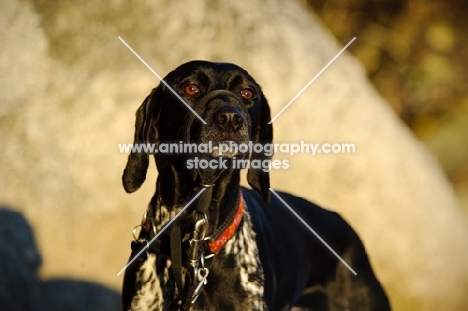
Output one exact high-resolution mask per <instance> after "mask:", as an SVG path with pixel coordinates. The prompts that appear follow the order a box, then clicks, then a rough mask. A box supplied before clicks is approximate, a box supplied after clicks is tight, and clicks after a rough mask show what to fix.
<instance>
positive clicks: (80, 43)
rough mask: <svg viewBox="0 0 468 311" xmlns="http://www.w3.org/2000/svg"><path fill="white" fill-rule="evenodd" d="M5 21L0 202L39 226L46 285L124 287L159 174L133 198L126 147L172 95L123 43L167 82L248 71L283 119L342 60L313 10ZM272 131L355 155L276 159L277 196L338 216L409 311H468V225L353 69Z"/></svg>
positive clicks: (106, 10)
mask: <svg viewBox="0 0 468 311" xmlns="http://www.w3.org/2000/svg"><path fill="white" fill-rule="evenodd" d="M0 17H1V18H0V24H1V25H2V29H4V31H3V32H1V33H0V42H2V57H1V58H0V70H1V72H2V75H0V131H1V133H2V135H1V136H0V145H1V152H0V189H1V192H0V202H2V203H6V204H9V205H10V206H18V207H19V209H20V210H21V211H22V212H23V213H24V214H25V215H26V217H27V218H28V219H30V221H31V222H32V224H33V228H34V230H35V232H36V236H37V238H38V242H39V245H40V248H41V250H42V252H43V257H44V266H43V270H42V275H43V276H44V277H53V276H59V275H60V276H62V275H66V276H70V277H79V278H85V279H87V280H90V281H99V282H103V283H104V284H107V285H109V286H112V287H113V288H115V289H118V288H120V286H121V283H122V277H117V275H116V274H117V272H119V271H120V269H121V268H122V267H123V266H124V265H125V263H126V261H127V258H128V255H129V251H130V248H129V243H130V240H131V230H132V228H133V226H134V225H136V224H138V223H139V221H140V217H141V215H142V214H143V212H144V210H145V208H146V205H147V203H148V201H149V199H150V197H151V195H152V192H153V191H154V188H155V185H154V180H155V177H156V170H155V169H154V168H153V169H151V170H150V172H149V176H148V178H147V182H146V183H145V184H144V185H143V187H142V189H141V190H139V191H138V192H136V193H134V194H132V195H128V194H126V193H125V192H124V190H123V188H122V186H121V182H120V178H121V174H122V170H123V168H124V165H125V162H126V158H127V155H126V154H121V153H119V151H118V147H117V144H118V143H130V142H132V138H133V123H134V113H135V110H136V109H137V107H138V106H139V105H140V103H141V101H142V100H143V99H144V98H145V96H146V95H147V94H148V93H149V92H150V90H151V88H152V87H154V86H155V85H157V84H158V83H159V81H158V80H157V78H156V77H155V76H154V75H153V74H152V73H151V72H150V71H149V70H148V69H147V68H145V66H144V65H143V64H142V63H141V62H140V61H139V60H138V59H137V58H136V57H135V56H134V55H133V54H132V53H131V52H130V51H129V50H128V49H127V48H126V47H125V46H124V45H123V44H122V43H121V42H120V41H119V40H118V38H117V37H118V36H121V37H122V38H123V39H124V40H126V41H127V42H128V43H129V44H130V45H131V46H132V47H133V48H134V49H135V50H136V51H137V52H138V53H139V54H140V55H141V56H142V57H143V58H144V59H145V60H146V61H147V62H148V63H149V64H150V65H151V66H152V67H153V69H154V70H156V72H158V73H159V74H160V75H162V76H164V75H165V74H166V73H167V72H168V71H170V70H171V69H173V68H175V67H176V66H178V65H179V64H180V63H182V62H185V61H188V60H192V59H207V60H213V61H229V62H234V63H237V64H239V65H240V66H242V67H244V68H246V69H247V70H248V71H249V72H250V73H251V74H252V75H253V76H254V77H255V78H256V80H257V81H258V82H259V83H260V84H261V85H262V86H263V89H264V91H265V94H266V95H267V97H268V99H269V102H270V105H271V106H272V112H273V115H275V114H276V113H277V112H279V111H280V110H281V108H282V107H283V106H284V105H285V104H286V103H287V102H288V101H289V100H290V99H291V98H292V97H293V96H294V95H295V94H296V93H297V92H298V91H299V90H300V89H301V88H302V87H303V86H304V85H305V84H306V83H307V82H308V81H310V79H311V78H312V77H314V76H315V74H316V73H318V72H319V71H320V69H321V68H322V67H323V66H324V65H326V64H327V62H328V61H329V60H331V59H332V58H333V57H334V56H335V54H336V53H337V52H338V51H339V50H340V48H341V47H340V46H338V45H337V43H336V41H335V40H334V39H333V38H332V37H331V36H330V34H329V33H328V32H327V30H326V29H324V27H323V26H322V25H321V24H320V22H319V21H318V20H317V18H316V17H315V15H313V13H311V12H310V11H308V9H307V8H306V7H305V6H303V4H302V2H300V1H283V2H281V1H279V0H277V1H260V0H254V1H247V0H242V1H224V2H217V1H201V0H198V1H195V2H194V1H192V2H185V1H183V2H182V1H169V0H161V1H157V2H154V1H149V0H147V1H139V2H138V4H137V3H133V2H123V1H102V2H99V3H98V2H93V3H82V2H69V1H67V2H63V1H61V2H49V1H19V0H11V1H8V2H6V1H4V3H3V4H2V10H1V12H0ZM350 39H351V38H350ZM357 40H359V38H357ZM273 124H274V128H275V141H276V142H278V143H287V142H292V143H296V142H300V141H305V142H310V143H354V144H355V146H356V152H355V153H353V154H324V153H321V154H317V155H315V156H311V155H307V154H300V155H293V156H288V155H285V154H277V155H276V158H277V159H287V160H289V164H290V167H289V169H287V170H276V171H273V172H272V186H273V187H274V188H277V189H281V190H286V191H289V192H292V193H294V194H297V195H301V196H304V197H306V198H308V199H310V200H313V201H314V202H316V203H319V204H321V205H323V206H325V207H327V208H329V209H332V210H335V211H337V212H339V213H341V214H342V215H343V216H344V217H345V218H346V219H347V220H348V221H349V222H350V224H351V225H352V226H353V227H354V228H355V229H356V231H357V232H358V233H359V235H360V236H361V238H362V239H363V241H364V244H365V246H366V247H367V251H368V253H369V256H370V258H371V262H372V264H373V266H374V268H375V271H376V273H377V275H378V276H379V278H380V279H381V281H382V282H383V284H384V286H385V288H386V289H387V291H388V293H389V295H390V299H391V301H392V304H393V306H394V307H395V309H396V310H425V311H426V310H442V309H443V310H465V309H466V306H467V305H468V298H467V297H466V295H465V291H466V288H467V286H468V265H467V264H466V262H467V260H468V248H467V247H466V245H468V227H467V226H466V219H465V218H464V217H463V215H462V213H461V212H460V210H459V209H458V207H457V202H456V201H455V199H454V195H453V191H452V189H451V187H450V185H449V184H448V182H447V180H446V179H445V177H444V176H443V174H442V172H441V170H440V168H439V166H438V164H437V162H436V161H435V160H434V158H433V157H432V156H431V155H430V154H429V153H428V152H427V151H426V150H425V149H424V147H423V146H422V145H421V144H420V143H419V142H418V141H417V140H416V139H415V138H414V137H413V135H412V134H411V133H410V132H409V130H408V129H407V128H406V127H405V126H404V125H403V124H402V123H401V122H400V121H399V120H398V118H397V117H396V115H395V114H394V113H393V112H392V110H391V109H389V108H388V106H387V105H386V103H385V102H384V100H382V98H381V97H380V96H379V94H377V93H376V91H375V90H374V89H373V87H372V86H371V85H370V84H369V83H368V82H367V80H366V78H365V74H364V72H363V70H362V68H361V66H360V65H359V64H358V63H357V62H356V61H355V60H354V59H353V58H352V57H351V56H349V55H348V54H347V53H344V54H343V55H341V56H340V57H339V58H338V59H337V60H336V61H335V62H334V63H333V64H332V65H331V66H330V67H329V68H328V69H327V70H326V71H324V72H323V74H322V75H321V76H320V77H319V78H318V79H317V80H316V81H315V82H314V83H313V84H312V85H311V86H310V87H309V88H308V89H307V90H306V91H305V92H304V93H302V95H301V96H300V97H299V98H298V99H297V100H296V101H295V102H294V103H293V104H292V105H291V106H290V107H289V108H288V109H287V110H285V112H284V113H283V114H281V115H280V116H279V117H278V119H277V120H275V121H274V123H273Z"/></svg>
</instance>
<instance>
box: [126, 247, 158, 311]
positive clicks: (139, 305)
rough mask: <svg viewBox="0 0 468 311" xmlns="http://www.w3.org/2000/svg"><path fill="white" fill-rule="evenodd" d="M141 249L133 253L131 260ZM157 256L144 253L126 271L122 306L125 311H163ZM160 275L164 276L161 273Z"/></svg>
mask: <svg viewBox="0 0 468 311" xmlns="http://www.w3.org/2000/svg"><path fill="white" fill-rule="evenodd" d="M137 249H140V250H141V247H136V248H135V249H134V250H133V251H132V255H131V257H130V258H134V256H135V255H136V254H138V252H139V250H137ZM156 260H157V257H156V254H153V253H146V252H143V253H142V254H141V255H140V256H139V257H138V258H137V259H135V260H134V261H133V262H132V263H131V264H130V266H128V267H127V270H126V271H125V277H124V283H123V289H122V306H123V310H124V311H130V310H131V311H150V310H151V311H152V310H161V309H162V306H163V302H164V301H163V300H164V298H163V290H162V288H161V282H160V278H159V276H158V271H156V270H157V268H156ZM159 274H164V271H160V272H159Z"/></svg>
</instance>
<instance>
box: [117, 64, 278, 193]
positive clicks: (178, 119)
mask: <svg viewBox="0 0 468 311" xmlns="http://www.w3.org/2000/svg"><path fill="white" fill-rule="evenodd" d="M184 102H185V103H184ZM201 119H202V120H203V121H204V122H205V123H206V124H204V123H203V121H202V120H201ZM269 121H270V108H269V106H268V103H267V100H266V99H265V96H264V95H263V93H262V90H261V88H260V86H259V85H258V84H257V83H256V82H255V80H254V79H253V78H252V77H251V76H250V75H249V74H248V72H247V71H245V70H244V69H242V68H240V67H239V66H236V65H234V64H229V63H211V62H206V61H192V62H188V63H185V64H183V65H181V66H179V67H178V68H176V69H175V70H173V71H172V72H170V73H169V74H168V75H167V76H166V77H165V78H164V82H161V83H160V85H159V86H158V87H157V88H155V89H153V91H152V92H151V94H150V95H148V97H147V98H146V99H145V100H144V101H143V104H142V105H141V106H140V108H138V111H137V113H136V123H135V136H134V144H155V145H158V144H159V145H160V144H162V143H180V142H182V143H185V144H187V143H191V144H210V143H211V146H213V147H214V148H213V152H212V153H211V154H210V155H209V156H211V157H217V156H222V157H228V158H232V157H234V156H239V157H241V156H244V157H245V156H246V155H245V154H239V153H238V149H229V150H228V151H226V150H224V152H223V153H222V154H220V153H219V149H218V148H217V147H218V146H219V145H220V144H225V145H229V144H231V146H232V144H235V145H240V144H248V143H249V141H251V142H252V143H254V144H255V143H260V144H265V143H271V142H272V138H273V130H272V126H271V124H268V122H269ZM247 156H249V157H250V160H251V161H253V160H260V161H265V160H266V161H269V160H270V158H271V156H266V155H265V154H264V153H251V154H247ZM155 157H156V163H157V166H158V170H159V171H160V173H161V170H162V169H164V167H167V166H168V164H167V163H172V165H173V164H174V163H176V164H177V163H179V164H180V163H182V162H183V156H182V155H180V154H179V155H175V154H172V155H168V154H164V155H162V154H155ZM148 160H149V159H148V154H147V153H143V152H141V153H131V154H130V156H129V158H128V162H127V166H126V168H125V170H124V174H123V177H122V180H123V185H124V188H125V190H126V191H127V192H129V193H130V192H134V191H136V190H138V188H139V187H140V186H141V184H142V183H143V182H144V180H145V178H146V171H147V169H148V162H149V161H148ZM247 179H248V182H249V184H250V185H251V186H252V188H254V189H255V190H257V191H259V192H260V193H261V194H262V196H263V198H264V199H265V200H267V201H268V200H269V190H268V188H269V174H268V172H265V171H263V170H262V169H256V168H249V171H248V173H247Z"/></svg>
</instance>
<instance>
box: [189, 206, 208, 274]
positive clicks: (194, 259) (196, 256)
mask: <svg viewBox="0 0 468 311" xmlns="http://www.w3.org/2000/svg"><path fill="white" fill-rule="evenodd" d="M207 228H208V217H207V216H206V214H203V218H202V219H200V220H197V222H196V223H195V227H194V229H193V238H192V239H191V240H190V250H189V263H190V265H191V266H192V268H193V269H195V270H196V268H197V265H198V261H199V260H200V245H201V244H202V243H203V242H204V241H205V235H206V230H207Z"/></svg>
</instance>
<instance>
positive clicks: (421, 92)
mask: <svg viewBox="0 0 468 311" xmlns="http://www.w3.org/2000/svg"><path fill="white" fill-rule="evenodd" d="M307 3H308V5H309V6H310V7H311V8H312V10H313V11H314V12H315V13H317V14H318V15H319V16H320V18H321V20H322V22H323V23H324V24H325V25H326V26H327V27H328V28H329V29H330V30H331V31H332V33H333V34H334V35H335V37H336V38H337V39H338V40H339V41H340V42H341V43H342V44H346V43H347V42H348V41H349V38H350V37H352V36H356V37H358V38H359V40H357V41H356V42H355V43H353V44H352V45H351V46H350V47H349V49H348V51H349V52H350V53H352V54H353V55H354V56H355V57H356V58H357V59H358V60H359V62H360V63H361V64H362V65H363V66H364V68H365V70H366V74H367V77H368V78H369V80H370V81H371V82H372V83H373V84H374V86H375V87H376V89H377V90H378V91H379V93H380V94H382V96H383V97H385V99H386V100H387V102H388V104H389V105H390V106H391V107H392V109H393V110H394V111H395V112H396V113H397V114H398V116H399V117H400V118H401V120H402V121H403V122H404V123H405V124H406V125H407V126H408V127H409V128H410V129H411V131H412V132H413V133H414V134H415V135H416V136H417V137H418V139H420V140H421V141H422V142H423V143H424V144H425V145H426V147H427V148H428V149H429V150H430V151H431V152H432V153H433V154H434V155H435V156H436V157H437V159H438V160H439V162H440V163H441V165H442V167H443V169H444V172H445V174H446V175H447V177H448V178H449V180H450V182H451V183H452V184H453V186H454V189H455V192H456V194H457V196H458V198H459V200H460V202H461V207H462V208H463V210H464V212H468V88H467V87H466V81H468V70H467V64H468V53H467V50H468V42H467V40H465V38H466V35H465V34H466V32H467V30H468V23H467V22H466V18H465V16H466V13H467V12H468V3H466V1H462V0H450V1H439V0H433V1H424V0H412V1H402V0H397V1H388V0H387V1H386V0H352V1H338V0H330V1H328V0H327V1H321V0H312V1H307Z"/></svg>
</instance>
